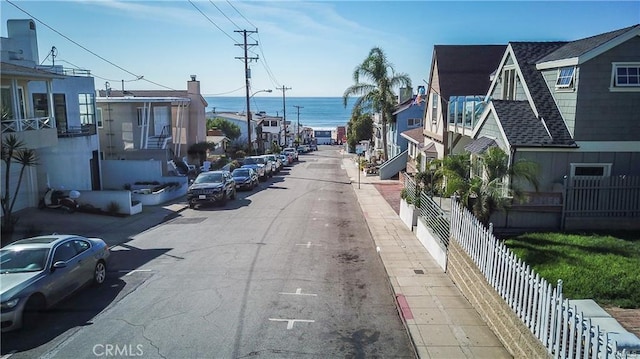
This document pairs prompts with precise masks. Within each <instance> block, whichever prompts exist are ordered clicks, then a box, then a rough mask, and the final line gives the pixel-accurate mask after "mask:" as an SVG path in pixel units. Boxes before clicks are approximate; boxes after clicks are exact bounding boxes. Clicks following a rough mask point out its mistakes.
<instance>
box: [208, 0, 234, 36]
mask: <svg viewBox="0 0 640 359" xmlns="http://www.w3.org/2000/svg"><path fill="white" fill-rule="evenodd" d="M209 2H210V3H211V5H213V6H215V8H216V9H218V11H220V13H221V14H222V16H224V17H226V18H227V20H229V22H230V23H232V24H233V25H235V27H236V28H237V29H238V30H239V29H241V27H240V26H238V24H236V23H235V22H233V20H231V19H230V18H229V17H228V16H227V14H225V13H224V11H222V10H220V8H219V7H218V5H216V4H215V3H214V2H213V1H211V0H209Z"/></svg>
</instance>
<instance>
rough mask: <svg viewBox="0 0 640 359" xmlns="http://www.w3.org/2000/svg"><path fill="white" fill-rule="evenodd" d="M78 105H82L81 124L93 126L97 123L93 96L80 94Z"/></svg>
mask: <svg viewBox="0 0 640 359" xmlns="http://www.w3.org/2000/svg"><path fill="white" fill-rule="evenodd" d="M78 103H79V104H80V123H81V124H83V125H93V124H95V123H96V112H95V104H94V102H93V94H90V93H81V94H78Z"/></svg>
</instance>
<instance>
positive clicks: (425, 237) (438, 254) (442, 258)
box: [416, 218, 447, 271]
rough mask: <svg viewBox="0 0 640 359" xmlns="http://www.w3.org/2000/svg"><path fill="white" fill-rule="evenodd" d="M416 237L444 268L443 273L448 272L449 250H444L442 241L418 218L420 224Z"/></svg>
mask: <svg viewBox="0 0 640 359" xmlns="http://www.w3.org/2000/svg"><path fill="white" fill-rule="evenodd" d="M416 237H418V240H419V241H420V243H422V245H423V246H424V247H425V248H426V249H427V251H428V252H429V254H431V256H432V257H433V259H434V260H435V261H436V263H438V265H439V266H440V267H441V268H442V271H446V270H447V249H446V248H443V247H442V245H441V244H440V239H438V237H436V235H435V234H433V233H432V232H431V229H430V228H429V227H427V225H426V224H424V222H423V221H422V218H418V224H417V227H416Z"/></svg>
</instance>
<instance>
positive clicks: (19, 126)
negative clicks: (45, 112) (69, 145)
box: [2, 117, 55, 133]
mask: <svg viewBox="0 0 640 359" xmlns="http://www.w3.org/2000/svg"><path fill="white" fill-rule="evenodd" d="M43 128H55V125H54V121H52V119H51V117H36V118H21V119H12V120H2V133H7V132H22V131H36V130H41V129H43Z"/></svg>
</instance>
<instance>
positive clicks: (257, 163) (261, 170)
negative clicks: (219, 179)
mask: <svg viewBox="0 0 640 359" xmlns="http://www.w3.org/2000/svg"><path fill="white" fill-rule="evenodd" d="M242 167H243V168H252V169H253V170H254V171H256V172H257V173H258V177H259V178H260V179H261V180H262V181H266V180H267V177H273V173H272V171H271V167H272V166H271V163H269V162H268V160H267V159H265V158H264V157H261V156H251V157H245V159H244V160H243V161H242Z"/></svg>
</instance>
